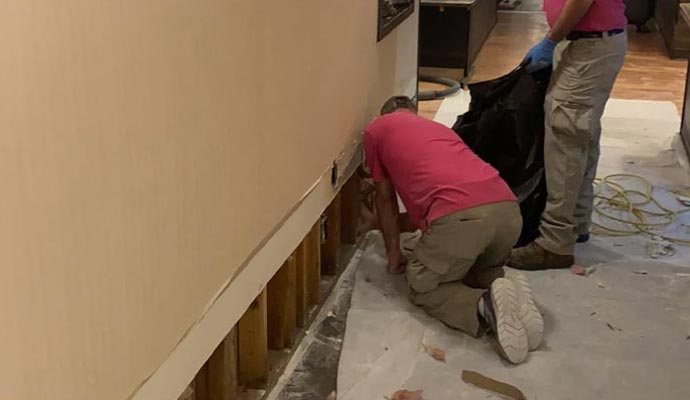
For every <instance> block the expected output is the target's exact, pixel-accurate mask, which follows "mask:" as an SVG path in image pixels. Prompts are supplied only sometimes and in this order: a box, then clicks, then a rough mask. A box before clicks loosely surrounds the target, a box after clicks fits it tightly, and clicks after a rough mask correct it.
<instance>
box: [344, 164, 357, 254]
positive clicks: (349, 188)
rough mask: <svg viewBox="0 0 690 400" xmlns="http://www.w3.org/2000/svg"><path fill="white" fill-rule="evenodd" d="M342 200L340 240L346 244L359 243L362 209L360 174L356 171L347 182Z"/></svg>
mask: <svg viewBox="0 0 690 400" xmlns="http://www.w3.org/2000/svg"><path fill="white" fill-rule="evenodd" d="M341 193H342V197H341V200H340V213H341V228H340V241H341V242H342V243H344V244H355V243H357V224H358V222H359V211H360V207H361V206H360V203H361V202H360V189H359V175H358V174H357V172H355V174H354V175H352V177H351V178H350V179H348V180H347V182H345V185H344V186H343V188H342V190H341Z"/></svg>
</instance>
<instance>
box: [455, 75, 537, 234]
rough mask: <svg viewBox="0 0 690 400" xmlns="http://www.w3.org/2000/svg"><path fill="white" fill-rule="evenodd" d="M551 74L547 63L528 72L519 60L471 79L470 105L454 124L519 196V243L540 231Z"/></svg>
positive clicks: (470, 145) (469, 145)
mask: <svg viewBox="0 0 690 400" xmlns="http://www.w3.org/2000/svg"><path fill="white" fill-rule="evenodd" d="M550 77H551V68H547V69H542V70H539V71H536V72H533V73H530V72H528V71H527V69H525V68H524V67H522V66H520V67H518V68H517V69H515V70H514V71H513V72H511V73H509V74H508V75H505V76H502V77H500V78H498V79H494V80H491V81H486V82H480V83H474V84H471V85H469V89H470V94H471V96H472V101H471V103H470V109H469V111H468V112H467V113H465V114H463V115H460V116H459V117H458V119H457V121H456V122H455V125H453V130H454V131H455V132H456V133H457V134H458V135H459V136H460V138H462V140H463V141H464V142H465V143H466V144H467V146H468V147H470V148H471V149H472V150H473V151H474V152H475V153H477V155H478V156H479V157H481V158H482V159H483V160H484V161H486V162H488V163H489V164H491V165H492V166H493V167H494V168H496V169H497V170H498V172H499V173H500V174H501V177H502V178H503V179H504V180H505V181H506V183H508V185H509V186H510V188H511V189H512V190H513V192H514V193H515V195H516V196H517V198H518V201H519V202H520V212H521V214H522V219H523V226H522V234H521V235H520V240H519V241H518V244H517V246H524V245H525V244H527V243H529V242H531V241H533V240H534V239H535V238H536V237H537V236H538V234H539V221H540V219H541V214H542V212H543V211H544V207H545V205H546V178H545V176H544V97H545V95H546V88H547V86H548V84H549V78H550Z"/></svg>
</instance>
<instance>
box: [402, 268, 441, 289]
mask: <svg viewBox="0 0 690 400" xmlns="http://www.w3.org/2000/svg"><path fill="white" fill-rule="evenodd" d="M440 283H441V277H440V275H439V274H437V273H435V272H434V271H432V270H430V269H429V268H426V267H425V266H424V265H423V264H421V263H419V262H416V261H412V262H410V263H409V264H408V266H407V284H408V285H409V286H410V289H411V290H412V291H413V292H414V293H427V292H430V291H432V290H434V289H436V288H437V287H438V285H440Z"/></svg>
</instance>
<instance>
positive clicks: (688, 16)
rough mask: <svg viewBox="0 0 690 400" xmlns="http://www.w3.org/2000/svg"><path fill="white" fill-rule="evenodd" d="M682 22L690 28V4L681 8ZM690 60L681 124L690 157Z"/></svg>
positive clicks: (681, 134) (689, 62)
mask: <svg viewBox="0 0 690 400" xmlns="http://www.w3.org/2000/svg"><path fill="white" fill-rule="evenodd" d="M680 14H681V15H682V18H680V22H681V23H683V24H684V25H686V27H687V26H690V3H687V4H682V5H681V7H680ZM689 86H690V59H689V60H688V72H687V74H686V75H685V98H684V99H683V119H682V120H681V123H680V136H681V138H682V139H683V143H684V144H685V150H686V151H687V153H688V155H689V156H690V91H689V90H688V89H690V87H689Z"/></svg>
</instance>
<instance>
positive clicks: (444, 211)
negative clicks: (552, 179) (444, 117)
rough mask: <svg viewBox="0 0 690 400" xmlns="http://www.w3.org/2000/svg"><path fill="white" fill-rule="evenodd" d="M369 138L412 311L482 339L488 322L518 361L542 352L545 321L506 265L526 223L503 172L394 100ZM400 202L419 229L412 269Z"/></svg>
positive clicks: (383, 222) (381, 216)
mask: <svg viewBox="0 0 690 400" xmlns="http://www.w3.org/2000/svg"><path fill="white" fill-rule="evenodd" d="M381 114H383V115H382V116H381V117H379V118H377V119H376V120H375V121H374V122H372V123H371V124H370V125H369V126H367V127H366V129H365V132H364V151H365V155H366V163H367V166H368V167H369V169H370V170H371V174H372V177H373V180H374V182H375V187H376V193H375V204H376V210H377V215H378V220H379V224H378V225H379V226H380V228H381V230H382V232H383V238H384V241H385V243H386V252H387V255H388V272H389V273H391V274H401V273H404V272H405V269H406V268H407V283H408V284H409V286H410V298H411V300H412V302H413V303H414V304H416V305H417V306H420V307H423V308H424V310H425V311H426V312H428V313H429V314H430V315H431V316H433V317H435V318H438V319H439V320H441V321H442V322H444V323H445V324H446V325H448V326H450V327H452V328H455V329H459V330H462V331H464V332H466V333H467V334H469V335H472V336H475V337H476V336H479V334H480V322H485V323H486V325H487V326H488V327H489V329H491V330H492V331H493V332H494V333H495V335H496V338H497V342H498V348H499V352H500V354H501V355H503V356H504V357H505V358H506V359H507V360H508V361H510V362H511V363H514V364H519V363H521V362H523V361H524V360H525V359H526V358H527V351H528V349H530V350H533V349H536V348H537V347H538V346H539V343H540V342H541V339H542V333H543V319H542V316H541V314H540V313H539V310H538V309H537V307H536V305H535V303H534V301H533V299H532V296H531V291H530V289H529V285H528V283H527V279H526V278H525V276H524V275H522V274H521V273H519V272H516V271H512V273H510V274H509V275H508V276H507V278H508V279H506V278H504V276H506V275H505V272H504V270H503V265H504V263H505V261H506V260H507V258H508V256H509V255H510V249H511V248H512V247H513V246H514V245H515V243H516V242H517V239H518V236H519V235H520V229H521V226H522V218H521V216H520V209H519V207H518V204H517V202H516V199H515V196H514V195H513V193H512V192H511V191H510V188H509V187H508V185H507V184H506V183H505V182H504V181H503V180H502V179H501V177H500V176H499V175H498V172H497V171H496V170H495V169H493V168H492V167H491V166H490V165H489V164H487V163H485V162H484V161H482V160H481V159H479V157H477V155H476V154H474V153H473V152H472V151H471V150H470V149H469V148H468V147H467V146H466V145H465V143H463V142H462V140H460V138H459V137H458V135H457V134H455V132H453V131H452V130H451V129H449V128H447V127H445V126H443V125H441V124H438V123H436V122H433V121H429V120H426V119H424V118H421V117H419V116H417V115H415V114H414V105H413V104H412V102H411V100H410V99H409V98H407V97H403V96H401V97H393V98H391V99H390V100H388V101H387V102H386V104H384V106H383V108H382V110H381ZM396 192H397V193H398V194H399V195H400V198H401V199H402V201H403V203H404V204H405V207H406V208H407V211H408V213H409V217H410V219H411V220H412V222H413V223H414V225H415V226H416V227H417V228H418V229H420V230H422V237H421V238H420V240H419V242H418V243H417V246H416V248H415V250H414V255H413V259H412V260H410V263H409V265H408V264H407V260H406V259H405V257H404V256H403V255H402V252H401V249H400V238H399V228H398V215H399V212H398V202H397V196H396Z"/></svg>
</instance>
